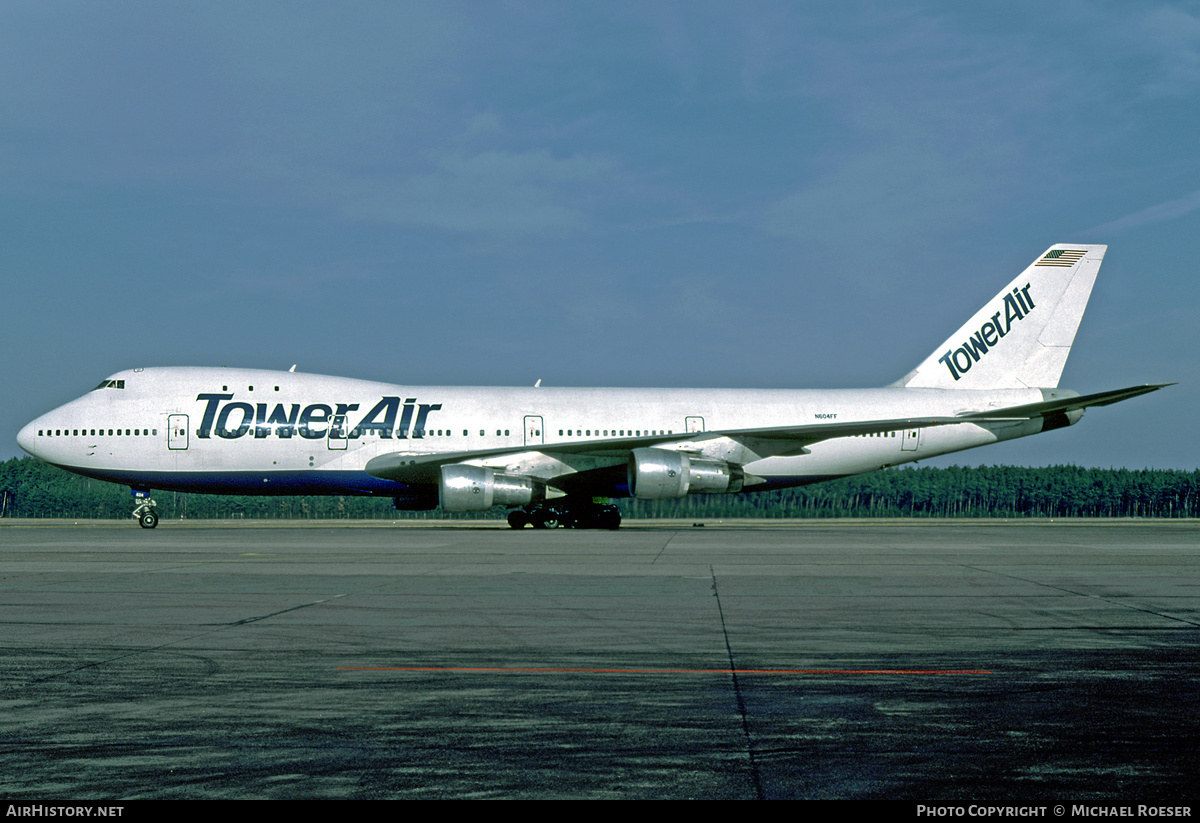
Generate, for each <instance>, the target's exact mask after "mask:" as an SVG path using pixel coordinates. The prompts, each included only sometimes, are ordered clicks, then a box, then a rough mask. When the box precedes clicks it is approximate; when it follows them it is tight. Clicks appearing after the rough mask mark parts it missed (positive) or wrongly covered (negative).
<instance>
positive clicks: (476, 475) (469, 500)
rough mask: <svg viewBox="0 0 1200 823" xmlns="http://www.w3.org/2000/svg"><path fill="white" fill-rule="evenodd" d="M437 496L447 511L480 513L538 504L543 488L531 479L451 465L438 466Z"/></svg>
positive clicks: (541, 498)
mask: <svg viewBox="0 0 1200 823" xmlns="http://www.w3.org/2000/svg"><path fill="white" fill-rule="evenodd" d="M438 495H439V497H440V499H441V502H442V508H443V509H445V510H446V511H448V512H481V511H487V510H488V509H490V508H491V507H492V506H525V505H528V504H530V503H540V502H541V501H543V500H545V499H546V487H545V486H543V485H542V484H540V483H536V482H534V480H533V478H532V477H524V476H522V475H518V474H502V473H501V472H497V471H496V470H495V469H488V468H485V467H483V466H468V465H466V464H463V463H455V464H453V465H450V466H442V479H441V483H440V484H439V486H438Z"/></svg>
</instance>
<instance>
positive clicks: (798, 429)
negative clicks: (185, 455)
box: [366, 383, 1174, 483]
mask: <svg viewBox="0 0 1200 823" xmlns="http://www.w3.org/2000/svg"><path fill="white" fill-rule="evenodd" d="M1171 385H1174V384H1173V383H1152V384H1147V385H1142V386H1131V387H1129V388H1126V389H1116V390H1114V391H1107V392H1098V393H1096V394H1086V395H1076V394H1072V395H1071V396H1069V397H1068V396H1064V397H1059V398H1054V399H1051V400H1046V401H1043V402H1041V403H1027V404H1024V405H1021V406H1009V407H1007V408H1000V409H989V410H987V411H979V412H964V413H961V414H957V415H945V416H940V417H909V418H896V419H890V420H857V421H852V422H845V423H842V422H838V423H813V424H807V425H802V426H778V427H769V428H756V429H721V430H714V431H704V432H682V433H681V432H675V433H673V434H658V435H645V436H641V437H617V438H609V439H605V440H588V441H585V442H578V443H553V444H526V445H521V446H507V447H504V448H495V449H474V450H470V451H458V452H412V451H408V452H392V453H390V454H384V455H380V456H378V457H375V458H372V459H371V460H369V461H367V465H366V472H367V474H370V475H372V476H373V477H380V478H383V479H385V480H398V481H400V482H404V483H431V482H437V479H438V476H439V475H438V472H439V469H440V467H442V466H446V465H450V464H453V463H463V462H466V461H468V460H485V459H488V458H496V457H503V456H505V455H518V454H529V453H537V454H541V455H546V456H548V457H559V458H568V457H572V456H574V457H590V458H596V459H598V460H601V461H612V462H613V463H616V462H620V461H623V460H625V459H627V458H628V456H629V453H630V452H631V451H633V450H634V449H642V448H651V447H654V446H662V445H664V444H667V443H670V444H672V446H673V448H676V449H680V448H682V450H684V451H687V450H688V444H690V443H694V444H695V448H696V450H697V451H699V450H700V449H701V448H703V443H704V442H705V441H708V440H715V439H718V438H723V437H724V438H729V439H732V440H739V441H745V440H750V439H754V440H759V441H768V443H770V444H771V447H770V448H769V451H770V453H771V454H776V455H778V454H798V453H802V452H803V450H804V448H805V447H806V446H809V445H812V444H813V443H819V442H821V441H822V440H831V439H833V438H837V437H856V436H858V435H863V434H879V433H882V432H890V431H904V430H905V429H920V428H931V427H934V426H953V425H957V424H960V423H976V424H978V423H1012V422H1017V421H1021V420H1031V419H1033V418H1035V417H1044V416H1045V415H1047V414H1052V413H1055V412H1068V411H1073V410H1077V409H1085V408H1088V407H1089V406H1108V405H1111V404H1112V403H1118V402H1120V401H1121V400H1128V399H1129V398H1131V397H1137V396H1139V395H1142V394H1148V393H1149V392H1152V391H1157V390H1158V389H1161V388H1163V387H1165V386H1171ZM764 456H765V455H764Z"/></svg>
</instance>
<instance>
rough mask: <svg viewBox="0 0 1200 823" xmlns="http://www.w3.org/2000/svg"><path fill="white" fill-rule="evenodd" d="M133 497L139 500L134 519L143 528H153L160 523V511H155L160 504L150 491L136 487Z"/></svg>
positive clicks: (134, 511)
mask: <svg viewBox="0 0 1200 823" xmlns="http://www.w3.org/2000/svg"><path fill="white" fill-rule="evenodd" d="M133 498H134V499H135V500H137V502H138V506H137V508H136V509H134V510H133V519H134V520H136V521H137V522H138V525H139V526H141V527H142V528H143V529H153V528H154V527H155V526H157V525H158V512H156V511H154V507H155V506H157V505H158V504H157V503H155V502H154V500H153V499H152V498H151V497H150V492H143V491H138V490H137V489H134V490H133Z"/></svg>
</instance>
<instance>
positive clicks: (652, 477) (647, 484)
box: [628, 449, 745, 500]
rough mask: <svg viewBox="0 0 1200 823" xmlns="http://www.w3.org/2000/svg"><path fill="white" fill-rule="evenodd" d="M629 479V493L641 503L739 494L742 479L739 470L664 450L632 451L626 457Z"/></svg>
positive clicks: (714, 461) (719, 462)
mask: <svg viewBox="0 0 1200 823" xmlns="http://www.w3.org/2000/svg"><path fill="white" fill-rule="evenodd" d="M628 476H629V493H630V494H631V495H632V496H634V497H639V498H641V499H642V500H662V499H667V498H674V497H683V496H684V495H686V494H697V493H705V492H708V493H721V492H740V491H741V490H742V483H743V482H744V479H745V475H744V473H743V472H742V469H741V467H740V466H735V465H733V464H731V463H726V462H725V461H724V460H702V459H700V458H692V457H688V456H687V455H686V454H684V453H683V452H676V451H668V450H667V449H634V450H633V451H632V452H630V454H629V475H628Z"/></svg>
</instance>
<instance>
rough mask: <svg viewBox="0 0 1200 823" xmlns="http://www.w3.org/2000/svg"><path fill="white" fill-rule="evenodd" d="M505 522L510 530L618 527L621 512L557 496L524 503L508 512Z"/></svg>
mask: <svg viewBox="0 0 1200 823" xmlns="http://www.w3.org/2000/svg"><path fill="white" fill-rule="evenodd" d="M508 525H509V526H510V527H511V528H514V529H523V528H525V527H526V526H533V527H534V528H535V529H556V528H558V527H559V526H561V527H563V528H564V529H612V530H615V529H618V528H620V526H621V512H620V511H619V510H618V509H617V507H616V506H613V505H610V504H607V503H593V502H592V501H590V500H587V501H583V500H570V499H566V498H560V499H558V500H555V501H554V502H552V503H536V504H534V505H532V506H524V507H522V508H520V509H517V510H516V511H514V512H511V513H510V514H509V515H508Z"/></svg>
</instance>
